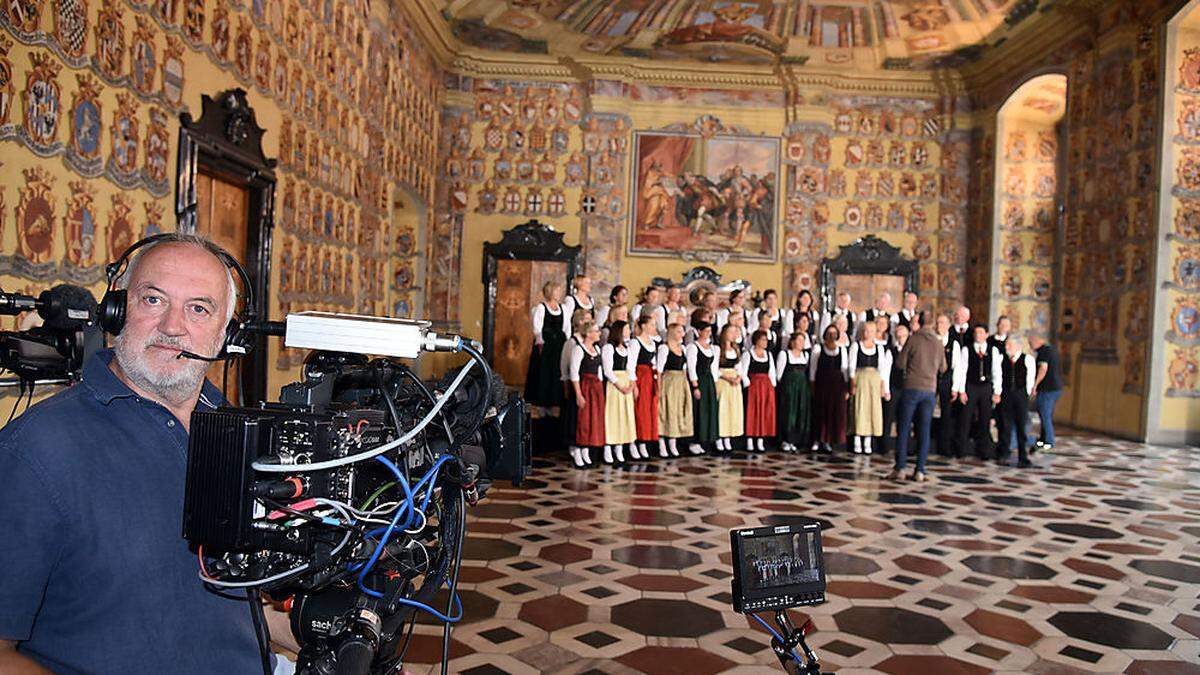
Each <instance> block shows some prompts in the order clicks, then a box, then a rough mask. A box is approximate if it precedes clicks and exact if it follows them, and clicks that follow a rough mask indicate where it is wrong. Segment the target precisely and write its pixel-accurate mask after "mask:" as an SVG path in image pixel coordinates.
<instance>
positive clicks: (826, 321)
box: [817, 291, 858, 340]
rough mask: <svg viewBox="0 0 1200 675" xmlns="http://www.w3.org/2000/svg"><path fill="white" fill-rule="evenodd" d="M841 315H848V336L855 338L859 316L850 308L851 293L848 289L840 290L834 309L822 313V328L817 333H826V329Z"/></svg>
mask: <svg viewBox="0 0 1200 675" xmlns="http://www.w3.org/2000/svg"><path fill="white" fill-rule="evenodd" d="M839 316H844V317H846V337H847V338H850V339H851V340H853V339H854V335H855V332H854V330H855V328H857V326H858V317H856V316H855V315H854V310H853V309H850V294H849V293H847V292H846V291H840V292H839V293H838V294H837V299H836V300H834V308H833V310H831V311H825V312H824V313H822V314H821V328H820V330H818V331H817V333H818V334H819V335H824V334H825V329H826V328H827V327H828V326H829V325H830V324H832V323H833V320H834V319H835V318H837V317H839Z"/></svg>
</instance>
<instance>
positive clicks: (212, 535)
mask: <svg viewBox="0 0 1200 675" xmlns="http://www.w3.org/2000/svg"><path fill="white" fill-rule="evenodd" d="M428 329H429V324H428V323H426V322H416V321H406V320H396V319H381V318H374V317H355V316H348V315H334V314H325V313H318V312H306V313H301V314H294V315H290V316H288V318H287V325H286V330H285V344H286V345H287V346H289V347H296V348H307V349H316V350H318V351H315V352H313V353H312V354H311V355H310V356H309V358H308V359H307V361H306V363H305V365H304V369H303V379H302V381H300V382H297V383H294V384H289V385H287V386H285V387H284V388H283V391H282V394H281V396H280V400H279V402H278V403H263V404H260V405H259V406H257V407H247V408H220V409H218V410H215V411H209V412H202V411H197V412H196V413H194V414H193V416H192V422H191V433H190V439H189V448H188V472H187V482H186V492H185V504H184V521H183V534H184V537H185V538H187V539H188V540H189V541H190V542H191V543H192V544H193V545H195V546H196V549H197V555H198V557H199V561H200V576H201V578H202V579H203V580H204V581H205V582H206V583H208V584H210V585H212V586H214V587H216V588H218V589H251V590H252V596H253V594H254V593H256V592H258V591H264V592H267V593H269V594H270V596H271V597H272V598H274V599H276V600H282V601H284V604H285V609H287V610H288V611H289V613H290V618H291V628H292V632H293V634H294V635H295V637H296V639H297V642H298V643H299V644H300V646H301V651H300V654H299V660H298V663H297V668H298V672H299V673H302V674H309V673H312V674H321V675H326V674H333V673H338V674H342V675H345V674H350V673H368V672H370V673H396V672H399V669H400V666H401V664H402V662H403V659H404V650H405V648H406V645H407V638H406V637H405V636H404V630H403V629H404V627H405V624H411V622H412V621H414V620H415V613H416V612H417V611H423V612H426V613H428V614H431V615H432V616H434V617H436V618H438V619H439V620H441V621H443V622H445V623H446V632H445V635H444V641H443V643H444V645H443V646H444V649H443V657H445V648H446V647H448V644H449V625H450V624H451V623H453V622H455V621H458V620H459V619H460V618H461V617H462V606H461V604H460V602H459V600H458V597H457V594H456V586H457V582H458V568H459V561H460V560H461V556H462V544H463V537H464V535H465V530H466V514H465V508H466V506H467V505H468V504H474V503H475V502H476V501H477V500H478V499H480V498H481V497H482V496H483V495H484V493H485V492H486V490H487V488H488V486H489V484H490V481H491V479H499V478H503V479H509V480H512V481H514V482H515V483H517V484H520V482H521V480H522V479H523V477H524V475H525V473H526V471H528V468H529V466H530V455H529V452H530V449H529V436H528V413H527V410H526V406H525V403H524V401H522V400H521V399H520V397H518V396H517V395H516V394H515V393H509V392H508V391H507V390H506V389H505V387H504V384H503V382H502V381H501V380H500V379H499V378H498V377H495V376H494V375H493V374H492V372H491V369H490V368H489V367H488V364H487V362H486V361H485V360H484V358H483V357H482V356H481V355H480V353H479V351H478V349H477V347H476V346H475V345H473V344H470V343H468V342H466V341H464V340H462V339H461V338H459V337H457V336H449V337H443V336H438V335H436V334H435V333H432V332H430V331H429V330H428ZM421 351H462V352H465V353H467V354H468V355H469V356H470V357H471V361H470V362H468V363H467V365H465V366H464V367H462V368H460V369H458V370H457V371H455V372H452V373H450V374H448V375H447V376H446V377H445V378H443V379H442V380H441V381H439V382H436V383H433V384H432V386H431V385H428V384H426V383H425V382H423V381H422V380H421V379H420V378H419V377H417V375H416V374H415V373H413V371H412V370H411V369H409V367H408V366H406V365H404V364H403V363H401V362H399V361H396V360H394V359H393V358H376V359H373V360H369V359H368V358H367V356H366V355H368V354H370V355H382V356H385V357H402V358H413V357H415V356H417V355H418V354H419V353H420V352H421ZM447 583H448V585H449V592H448V597H447V598H446V605H445V606H441V605H440V603H439V607H437V608H435V607H434V606H433V602H434V596H435V593H436V592H437V591H438V590H439V589H440V588H441V587H442V586H443V585H444V584H447ZM251 607H252V609H256V610H257V612H258V613H261V605H260V604H259V603H258V602H256V601H254V598H253V597H252V602H251ZM256 623H257V624H258V625H260V626H261V616H258V615H256ZM409 631H410V634H411V626H410V628H409ZM264 633H265V631H264V630H263V629H261V628H260V635H259V637H260V641H261V642H263V643H265V636H264ZM265 660H266V657H265V653H264V668H266V667H267V666H266V664H265ZM445 660H446V659H445V658H443V672H445Z"/></svg>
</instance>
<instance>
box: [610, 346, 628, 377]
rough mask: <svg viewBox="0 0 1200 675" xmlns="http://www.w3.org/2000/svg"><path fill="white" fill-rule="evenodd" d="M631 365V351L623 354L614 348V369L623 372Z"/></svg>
mask: <svg viewBox="0 0 1200 675" xmlns="http://www.w3.org/2000/svg"><path fill="white" fill-rule="evenodd" d="M628 365H629V352H625V353H624V354H622V353H621V352H618V351H617V350H616V348H613V371H614V372H621V371H622V370H625V368H626V366H628Z"/></svg>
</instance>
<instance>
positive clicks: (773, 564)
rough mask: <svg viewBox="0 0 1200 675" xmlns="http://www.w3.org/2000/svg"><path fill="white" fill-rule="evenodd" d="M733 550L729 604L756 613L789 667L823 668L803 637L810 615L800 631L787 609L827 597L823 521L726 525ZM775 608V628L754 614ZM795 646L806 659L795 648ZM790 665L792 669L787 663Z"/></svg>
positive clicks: (816, 671) (811, 670) (816, 672)
mask: <svg viewBox="0 0 1200 675" xmlns="http://www.w3.org/2000/svg"><path fill="white" fill-rule="evenodd" d="M729 543H730V547H731V548H732V549H733V581H732V582H731V583H732V587H733V609H734V611H736V612H741V613H743V614H747V615H749V616H750V617H752V618H754V620H755V621H757V622H758V623H759V624H761V625H762V627H763V628H765V629H767V632H768V633H770V634H771V649H772V650H774V652H775V656H777V657H778V658H779V663H780V665H782V666H783V668H784V670H785V671H787V672H793V671H799V672H804V673H808V674H810V675H819V674H820V672H821V665H820V660H819V659H818V658H817V655H816V654H814V653H813V651H812V650H811V649H809V647H808V643H807V642H805V640H804V637H805V635H807V634H808V633H809V632H811V631H812V628H813V624H812V620H811V619H810V620H808V621H805V622H804V625H803V626H801V627H800V629H799V630H797V629H796V628H795V626H793V625H792V622H791V619H789V618H788V615H787V610H788V609H790V608H792V607H803V606H807V605H819V604H821V603H823V602H825V562H824V555H823V553H822V551H821V523H820V521H817V520H813V519H812V518H804V517H796V518H792V519H790V522H788V523H785V524H783V525H775V526H767V527H749V528H743V529H738V530H730V532H729ZM765 611H774V612H775V623H776V625H777V626H778V630H776V629H775V628H772V627H771V625H770V624H768V623H767V622H766V621H764V620H763V619H762V617H760V616H758V612H765ZM797 647H799V648H800V649H801V650H802V651H803V652H804V658H803V659H801V657H800V654H799V653H797V652H796V648H797ZM789 666H790V668H789Z"/></svg>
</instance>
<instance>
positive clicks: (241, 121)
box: [175, 89, 275, 404]
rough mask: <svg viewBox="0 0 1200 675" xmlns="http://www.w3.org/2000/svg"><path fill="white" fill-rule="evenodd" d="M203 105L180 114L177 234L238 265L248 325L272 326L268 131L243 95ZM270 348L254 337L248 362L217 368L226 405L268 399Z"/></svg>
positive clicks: (213, 373)
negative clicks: (204, 242) (202, 239)
mask: <svg viewBox="0 0 1200 675" xmlns="http://www.w3.org/2000/svg"><path fill="white" fill-rule="evenodd" d="M201 105H202V111H201V116H200V119H198V120H193V119H192V117H191V115H189V114H188V113H183V114H181V115H180V123H181V124H180V129H179V163H178V168H177V181H176V185H177V189H178V192H177V194H176V201H175V211H176V215H177V216H178V218H179V231H180V232H190V233H196V234H201V235H204V236H206V237H208V238H209V239H211V240H213V241H214V242H216V243H217V244H219V245H220V246H222V247H223V248H225V250H227V251H229V253H230V254H232V255H233V256H234V257H235V258H237V260H238V262H239V263H241V265H242V267H243V268H245V270H246V273H247V275H248V276H249V277H250V284H251V288H250V289H241V292H242V294H243V296H245V295H247V294H248V292H250V293H249V294H252V295H253V297H254V302H253V306H250V305H248V304H247V303H246V301H245V300H243V301H242V303H241V306H242V307H243V318H254V319H267V318H270V317H269V316H267V314H268V310H269V309H270V279H271V241H272V234H273V228H274V210H275V172H274V169H275V160H273V159H267V157H266V156H265V155H264V154H263V150H262V136H263V129H262V128H261V127H259V126H258V122H257V120H256V117H255V114H254V110H253V109H252V108H250V105H249V104H248V103H247V102H246V92H245V91H244V90H241V89H230V90H228V91H224V92H222V93H221V94H219V95H217V96H216V97H215V98H212V97H209V96H207V95H206V96H203V97H202V100H201ZM247 314H251V315H253V316H247ZM267 347H268V345H267V338H266V337H265V336H258V337H256V338H255V339H254V345H253V348H252V349H251V350H250V353H249V354H248V355H247V356H245V357H242V358H240V359H234V360H232V361H230V362H228V363H227V364H221V363H218V364H215V365H214V366H213V368H212V369H210V370H209V379H210V380H211V381H212V382H214V383H215V384H217V385H218V386H222V384H223V383H224V385H223V386H224V393H225V396H226V398H228V399H229V400H230V401H231V402H233V403H235V404H236V403H239V402H240V403H245V404H252V403H255V402H258V401H262V400H265V397H266V393H267V391H266V389H267V368H268V365H267V364H268V361H269V359H268V356H269V355H268V349H267ZM226 366H228V369H227V368H226ZM226 374H228V377H226Z"/></svg>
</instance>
